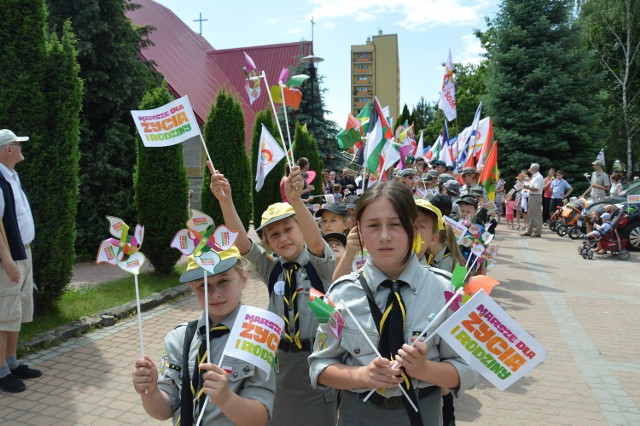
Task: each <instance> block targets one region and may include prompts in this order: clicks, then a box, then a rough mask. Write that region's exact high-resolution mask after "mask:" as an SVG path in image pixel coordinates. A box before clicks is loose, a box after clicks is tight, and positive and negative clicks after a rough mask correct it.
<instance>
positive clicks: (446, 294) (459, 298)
mask: <svg viewBox="0 0 640 426" xmlns="http://www.w3.org/2000/svg"><path fill="white" fill-rule="evenodd" d="M454 294H455V293H454V292H452V291H448V290H447V291H445V292H444V299H445V300H446V301H447V302H448V301H449V300H451V298H452V297H453V295H454ZM461 302H462V296H461V295H460V294H457V295H456V299H455V300H454V301H453V302H451V305H449V309H451V311H453V312H455V311H457V310H458V309H460V303H461Z"/></svg>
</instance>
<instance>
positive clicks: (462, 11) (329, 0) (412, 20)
mask: <svg viewBox="0 0 640 426" xmlns="http://www.w3.org/2000/svg"><path fill="white" fill-rule="evenodd" d="M310 3H311V5H312V7H314V9H313V11H312V12H311V13H309V14H308V15H307V18H311V17H313V18H314V20H316V21H318V22H320V21H321V20H322V19H335V18H348V19H353V20H356V21H369V20H374V19H385V20H386V19H394V20H395V19H397V18H396V16H395V15H400V19H399V20H397V21H396V24H398V25H400V26H401V27H403V28H405V29H407V30H410V31H421V30H424V29H426V28H428V27H432V26H436V25H448V26H462V25H470V24H474V23H479V22H481V18H482V16H483V10H484V9H485V8H486V7H488V6H489V5H490V0H349V1H344V0H310ZM391 14H393V15H394V16H393V17H391V16H389V15H391Z"/></svg>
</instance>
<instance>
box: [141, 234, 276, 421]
mask: <svg viewBox="0 0 640 426" xmlns="http://www.w3.org/2000/svg"><path fill="white" fill-rule="evenodd" d="M218 254H219V255H220V258H221V262H220V263H219V264H218V265H216V267H215V269H214V271H215V274H212V273H210V272H207V275H208V278H207V285H208V296H209V300H205V299H204V270H203V269H202V268H200V267H199V266H198V265H197V264H196V263H195V261H194V259H193V257H190V258H189V263H188V266H187V270H186V272H185V273H184V274H182V276H181V277H180V282H182V283H187V285H188V286H189V288H190V289H191V290H192V291H193V292H194V293H195V295H196V297H197V298H198V304H199V305H200V307H201V308H204V304H205V303H208V305H209V323H210V324H211V326H210V332H209V336H210V349H211V361H212V362H218V360H220V358H221V356H222V352H223V350H224V347H225V345H226V343H227V338H228V337H229V330H230V329H231V327H232V326H233V324H234V322H235V320H236V316H237V314H238V310H239V309H240V305H241V303H240V298H241V296H242V290H243V289H244V288H245V286H246V285H247V279H248V276H249V272H248V269H247V268H246V267H244V266H243V265H242V262H241V261H240V259H241V256H240V252H239V251H238V249H237V248H236V247H234V246H232V247H231V248H229V249H228V250H226V251H223V252H221V253H218ZM206 320H207V319H206V318H205V314H204V311H203V312H202V315H201V316H200V319H198V320H197V321H192V322H191V323H189V324H182V325H179V326H178V327H176V328H175V329H173V330H172V331H171V332H169V334H168V335H167V337H166V338H165V346H164V350H163V352H162V361H161V363H160V366H159V367H156V364H155V363H154V362H153V361H152V360H151V358H150V357H148V356H146V355H145V356H144V358H139V359H137V360H136V362H135V366H134V368H133V372H132V381H133V387H134V389H135V390H136V392H138V393H139V394H140V397H141V399H142V406H143V407H144V409H145V411H146V412H147V413H149V415H150V416H151V417H153V418H155V419H158V420H166V419H168V418H171V417H173V424H174V425H177V424H180V425H192V424H195V422H196V420H197V419H198V416H199V415H200V411H201V410H202V409H203V407H204V410H205V412H204V416H203V418H202V424H205V425H209V424H215V425H247V426H253V425H265V424H267V421H268V420H269V417H270V415H271V412H272V407H273V398H274V394H275V389H276V383H275V377H274V376H275V375H274V374H273V373H272V374H270V375H269V377H267V375H266V374H265V373H264V372H263V371H262V370H260V369H259V368H256V367H255V366H253V365H252V364H249V363H247V362H245V361H242V360H239V359H236V358H233V357H228V356H226V357H225V358H224V361H223V363H222V365H219V366H218V365H215V364H209V363H206V362H205V363H203V362H202V361H199V360H203V359H204V360H206V359H207V358H206V341H205V338H206V337H205V336H206V323H205V321H206ZM185 354H186V356H185ZM198 363H200V365H198ZM201 389H202V390H201ZM206 398H209V399H210V401H209V403H208V404H207V405H206V407H205V406H204V401H205V399H206Z"/></svg>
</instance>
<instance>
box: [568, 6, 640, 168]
mask: <svg viewBox="0 0 640 426" xmlns="http://www.w3.org/2000/svg"><path fill="white" fill-rule="evenodd" d="M581 3H582V5H581V9H580V18H581V20H582V22H583V24H584V25H583V28H584V31H583V35H584V38H585V40H586V43H587V46H588V47H589V48H593V49H594V50H595V51H596V57H597V58H598V65H599V67H598V69H599V70H602V71H603V72H605V75H606V77H605V79H604V80H603V84H602V90H603V91H605V92H606V93H607V94H608V99H607V102H606V106H607V120H605V123H608V127H609V131H610V139H609V144H608V147H607V148H608V149H607V155H606V158H616V157H618V156H621V155H620V154H622V156H624V157H625V158H626V164H627V167H626V168H627V178H631V175H632V172H633V169H634V167H633V164H634V152H637V150H638V148H639V147H640V146H639V143H638V140H637V139H636V137H637V135H638V133H639V132H640V97H639V96H638V93H639V92H640V60H639V59H638V58H639V57H640V1H639V0H624V1H620V0H615V1H612V0H584V1H582V2H581ZM609 154H611V155H609Z"/></svg>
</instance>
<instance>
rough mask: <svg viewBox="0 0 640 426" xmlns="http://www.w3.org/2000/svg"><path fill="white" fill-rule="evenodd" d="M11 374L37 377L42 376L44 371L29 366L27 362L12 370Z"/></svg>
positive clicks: (22, 377)
mask: <svg viewBox="0 0 640 426" xmlns="http://www.w3.org/2000/svg"><path fill="white" fill-rule="evenodd" d="M11 374H13V375H15V376H18V377H20V378H21V379H35V378H36V377H40V376H42V371H40V370H36V369H35V368H31V367H29V366H28V365H27V364H20V365H19V366H17V367H16V368H15V369H13V370H11Z"/></svg>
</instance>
